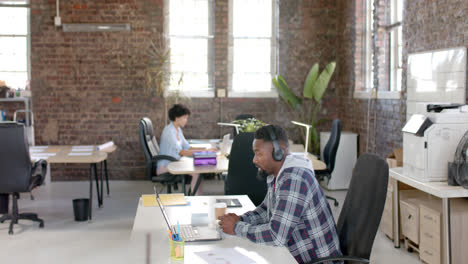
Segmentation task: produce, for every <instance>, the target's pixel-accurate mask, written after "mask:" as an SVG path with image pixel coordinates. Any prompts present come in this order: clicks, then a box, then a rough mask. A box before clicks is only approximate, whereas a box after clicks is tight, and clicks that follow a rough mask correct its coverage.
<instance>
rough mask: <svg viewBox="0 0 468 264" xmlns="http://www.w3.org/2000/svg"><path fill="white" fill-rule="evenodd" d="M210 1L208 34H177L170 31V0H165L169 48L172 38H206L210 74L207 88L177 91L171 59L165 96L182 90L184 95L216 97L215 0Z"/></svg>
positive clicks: (208, 71) (208, 73) (208, 0)
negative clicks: (173, 87) (172, 79)
mask: <svg viewBox="0 0 468 264" xmlns="http://www.w3.org/2000/svg"><path fill="white" fill-rule="evenodd" d="M207 2H208V35H206V36H205V35H198V34H194V35H190V34H184V35H177V34H171V33H170V32H169V23H170V22H169V21H170V15H171V14H170V7H169V5H170V0H165V7H166V8H165V9H166V11H165V13H166V16H165V19H166V21H168V23H165V28H164V30H165V32H166V33H165V35H166V43H167V46H168V48H169V49H170V48H171V39H193V40H194V39H206V40H207V45H208V47H207V53H208V55H207V58H206V59H207V66H208V69H207V75H208V87H207V89H206V90H190V91H186V90H183V89H182V90H179V91H177V90H176V89H171V86H170V83H171V80H170V78H171V76H172V74H173V72H172V62H171V60H170V59H169V64H168V71H169V74H168V78H169V80H168V81H167V82H166V89H165V96H170V95H172V94H177V93H178V92H180V94H182V95H183V96H187V97H190V98H197V97H198V98H214V97H215V92H216V87H215V79H214V73H215V50H214V32H215V0H207ZM177 73H182V74H184V73H186V72H177Z"/></svg>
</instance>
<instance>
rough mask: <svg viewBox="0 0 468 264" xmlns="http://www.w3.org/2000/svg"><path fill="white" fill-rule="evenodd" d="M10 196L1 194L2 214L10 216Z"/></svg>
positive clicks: (0, 212) (0, 207)
mask: <svg viewBox="0 0 468 264" xmlns="http://www.w3.org/2000/svg"><path fill="white" fill-rule="evenodd" d="M9 201H10V196H9V194H8V193H0V214H8V202H9Z"/></svg>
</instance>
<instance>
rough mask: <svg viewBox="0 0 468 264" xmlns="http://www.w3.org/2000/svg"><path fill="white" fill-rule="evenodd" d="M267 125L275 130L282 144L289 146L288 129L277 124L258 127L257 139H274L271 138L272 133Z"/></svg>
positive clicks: (277, 138)
mask: <svg viewBox="0 0 468 264" xmlns="http://www.w3.org/2000/svg"><path fill="white" fill-rule="evenodd" d="M267 127H270V128H271V130H273V133H275V135H276V140H277V141H278V143H279V144H282V145H284V146H286V147H288V146H289V142H288V134H287V133H286V130H284V128H282V127H280V126H277V125H266V126H262V127H261V128H259V129H257V131H255V139H261V140H263V141H268V142H273V140H272V139H271V136H270V133H269V132H268V128H267Z"/></svg>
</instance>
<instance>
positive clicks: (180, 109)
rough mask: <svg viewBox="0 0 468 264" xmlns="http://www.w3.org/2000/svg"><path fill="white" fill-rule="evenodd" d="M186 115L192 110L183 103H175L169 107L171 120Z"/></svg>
mask: <svg viewBox="0 0 468 264" xmlns="http://www.w3.org/2000/svg"><path fill="white" fill-rule="evenodd" d="M184 115H190V110H189V109H188V108H187V107H186V106H185V105H183V104H175V105H173V106H172V107H171V109H169V120H171V121H175V120H176V118H177V117H181V116H184Z"/></svg>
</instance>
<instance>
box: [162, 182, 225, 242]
mask: <svg viewBox="0 0 468 264" xmlns="http://www.w3.org/2000/svg"><path fill="white" fill-rule="evenodd" d="M154 193H155V195H156V200H157V201H158V205H159V209H161V213H162V215H163V217H164V220H165V221H166V224H167V228H168V229H169V230H171V233H172V234H175V233H176V231H177V225H172V224H171V222H170V220H169V217H168V216H167V214H166V210H165V209H164V205H163V204H162V202H161V200H160V199H159V193H158V191H157V190H156V186H154ZM179 228H180V235H181V236H182V237H183V238H184V239H185V242H198V241H215V240H221V239H222V237H221V234H220V233H219V231H218V230H216V228H215V227H208V226H193V225H180V226H179Z"/></svg>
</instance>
